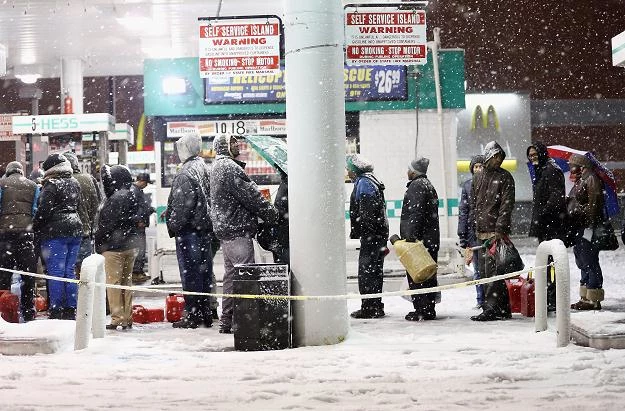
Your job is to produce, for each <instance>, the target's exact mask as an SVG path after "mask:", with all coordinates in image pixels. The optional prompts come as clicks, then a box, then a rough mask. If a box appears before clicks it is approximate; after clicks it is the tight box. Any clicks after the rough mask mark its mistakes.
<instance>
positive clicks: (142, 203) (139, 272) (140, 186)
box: [130, 173, 156, 284]
mask: <svg viewBox="0 0 625 411" xmlns="http://www.w3.org/2000/svg"><path fill="white" fill-rule="evenodd" d="M148 184H154V181H152V179H151V178H150V174H149V173H140V174H138V175H137V178H136V180H135V182H134V184H133V185H132V186H131V187H130V190H131V191H132V193H133V194H134V195H135V197H136V198H137V202H138V204H139V216H140V217H141V220H140V221H139V223H138V227H137V232H138V234H139V242H138V245H139V250H138V252H137V258H135V265H134V267H132V282H133V283H136V284H138V283H142V282H144V281H146V280H149V279H150V276H149V275H147V274H146V273H145V265H146V263H147V262H148V259H147V256H146V249H147V239H146V236H145V229H146V227H149V226H150V216H151V215H152V214H153V213H154V212H155V211H156V210H155V209H154V207H152V205H151V204H150V201H149V199H148V197H146V196H145V193H144V192H143V190H144V189H145V188H146V187H147V186H148Z"/></svg>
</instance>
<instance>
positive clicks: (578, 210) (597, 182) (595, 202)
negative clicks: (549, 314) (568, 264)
mask: <svg viewBox="0 0 625 411" xmlns="http://www.w3.org/2000/svg"><path fill="white" fill-rule="evenodd" d="M569 166H570V167H571V175H570V179H571V180H572V181H573V182H574V184H573V188H571V191H570V192H569V195H568V198H567V205H566V206H567V212H568V215H569V216H570V219H569V220H570V224H572V225H573V230H574V232H575V245H574V246H573V253H574V254H575V263H576V264H577V268H579V269H580V272H581V279H580V284H579V295H580V300H579V301H578V302H576V303H575V304H571V308H572V309H574V310H581V311H587V310H600V309H601V301H603V299H604V291H603V272H602V270H601V265H600V264H599V251H600V250H599V248H598V247H597V246H596V245H595V244H594V242H593V241H592V236H593V231H594V230H595V229H596V228H597V227H599V226H600V225H601V224H602V223H603V219H604V215H603V210H604V206H605V203H604V197H603V182H602V181H601V179H600V178H599V176H598V175H597V173H595V171H594V169H593V166H592V163H591V162H590V160H589V159H588V157H586V156H583V155H581V154H573V155H571V157H570V158H569Z"/></svg>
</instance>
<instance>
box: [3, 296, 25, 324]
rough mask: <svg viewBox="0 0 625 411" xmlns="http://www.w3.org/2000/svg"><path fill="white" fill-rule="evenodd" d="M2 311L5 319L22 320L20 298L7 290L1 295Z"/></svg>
mask: <svg viewBox="0 0 625 411" xmlns="http://www.w3.org/2000/svg"><path fill="white" fill-rule="evenodd" d="M0 313H1V314H2V318H3V319H4V320H5V321H8V322H10V323H19V322H20V298H19V297H18V296H17V295H15V294H11V293H10V292H8V291H6V292H4V293H2V296H0Z"/></svg>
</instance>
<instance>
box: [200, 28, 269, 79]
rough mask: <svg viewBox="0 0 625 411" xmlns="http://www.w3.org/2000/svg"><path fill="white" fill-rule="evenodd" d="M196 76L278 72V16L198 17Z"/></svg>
mask: <svg viewBox="0 0 625 411" xmlns="http://www.w3.org/2000/svg"><path fill="white" fill-rule="evenodd" d="M198 20H199V26H200V33H199V34H200V36H199V46H200V51H199V57H200V61H199V63H200V77H208V76H210V75H229V76H236V75H255V74H272V73H278V72H280V27H281V24H280V19H279V18H278V17H275V16H274V17H264V16H263V17H262V18H260V17H259V18H245V19H241V18H228V19H211V18H205V17H202V18H199V19H198Z"/></svg>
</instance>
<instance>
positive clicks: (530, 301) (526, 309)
mask: <svg viewBox="0 0 625 411" xmlns="http://www.w3.org/2000/svg"><path fill="white" fill-rule="evenodd" d="M521 314H522V315H523V316H525V317H533V316H534V279H533V278H528V279H527V280H526V281H525V283H524V284H523V286H522V287H521Z"/></svg>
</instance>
